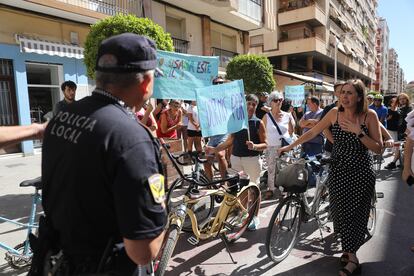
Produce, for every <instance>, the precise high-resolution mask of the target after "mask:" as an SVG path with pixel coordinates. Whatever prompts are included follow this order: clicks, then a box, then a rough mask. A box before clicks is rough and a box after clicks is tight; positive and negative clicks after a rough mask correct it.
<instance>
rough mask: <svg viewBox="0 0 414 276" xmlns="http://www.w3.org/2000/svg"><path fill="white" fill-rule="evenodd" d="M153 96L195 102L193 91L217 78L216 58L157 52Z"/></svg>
mask: <svg viewBox="0 0 414 276" xmlns="http://www.w3.org/2000/svg"><path fill="white" fill-rule="evenodd" d="M157 63H158V65H157V67H158V69H159V71H160V72H161V74H160V73H159V72H155V82H154V94H153V97H154V98H157V99H179V100H195V99H196V97H195V89H196V88H200V87H205V86H210V85H211V83H212V80H213V79H214V78H215V77H217V76H218V63H219V61H218V57H211V56H194V55H187V54H179V53H174V52H166V51H160V50H158V51H157Z"/></svg>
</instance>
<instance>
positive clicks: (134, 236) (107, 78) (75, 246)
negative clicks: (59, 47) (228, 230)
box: [42, 33, 166, 275]
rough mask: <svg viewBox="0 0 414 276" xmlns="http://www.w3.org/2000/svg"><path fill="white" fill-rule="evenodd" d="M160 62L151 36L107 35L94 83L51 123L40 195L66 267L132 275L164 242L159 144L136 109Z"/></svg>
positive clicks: (148, 93)
mask: <svg viewBox="0 0 414 276" xmlns="http://www.w3.org/2000/svg"><path fill="white" fill-rule="evenodd" d="M156 63H157V61H156V48H155V44H154V42H153V41H152V40H150V39H148V38H146V37H143V36H139V35H136V34H131V33H124V34H120V35H116V36H113V37H110V38H108V39H106V40H104V41H103V42H102V44H101V45H100V47H99V50H98V55H97V61H96V89H95V90H94V91H93V92H92V95H91V96H89V97H85V98H83V99H82V100H80V101H77V102H74V103H72V104H70V105H67V106H66V107H64V108H63V109H62V110H61V111H59V113H58V114H56V116H55V117H54V118H53V119H52V120H51V121H50V123H49V124H48V127H47V129H46V132H45V138H44V143H43V155H42V180H43V201H42V202H43V207H44V211H45V214H46V218H47V219H48V220H49V222H50V224H51V226H52V228H53V230H54V231H55V232H56V233H57V237H58V239H57V240H58V244H59V248H61V250H62V252H63V256H64V257H63V262H62V263H63V264H62V268H59V271H62V272H61V273H62V274H63V273H65V275H66V274H69V275H78V274H87V275H90V274H91V273H96V272H98V271H99V272H102V271H103V272H105V273H108V271H110V272H111V273H113V274H111V275H131V274H132V273H133V272H134V270H135V269H136V267H137V264H139V265H144V264H147V263H149V262H150V260H151V259H153V258H155V256H156V255H157V253H158V251H159V249H160V246H161V243H162V240H163V229H164V226H165V223H166V212H165V208H164V183H163V176H162V175H160V172H161V163H160V161H161V160H160V153H159V145H158V144H157V142H156V141H155V140H154V138H153V137H152V135H151V134H150V133H149V132H148V130H147V129H146V128H145V127H144V126H142V125H141V124H140V123H138V122H137V120H136V117H135V115H134V113H135V111H138V110H140V109H141V107H142V105H143V103H144V102H145V101H146V100H148V99H149V98H150V96H151V95H152V89H153V83H154V70H155V68H156ZM113 252H115V253H113Z"/></svg>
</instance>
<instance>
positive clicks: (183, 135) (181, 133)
mask: <svg viewBox="0 0 414 276" xmlns="http://www.w3.org/2000/svg"><path fill="white" fill-rule="evenodd" d="M190 104H191V101H183V102H182V103H181V112H182V114H183V115H182V117H183V125H182V126H181V128H179V129H177V138H178V139H181V140H182V141H183V147H184V151H187V148H188V145H187V141H188V136H187V128H188V114H187V111H188V108H189V107H190Z"/></svg>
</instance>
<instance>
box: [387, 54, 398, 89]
mask: <svg viewBox="0 0 414 276" xmlns="http://www.w3.org/2000/svg"><path fill="white" fill-rule="evenodd" d="M388 57H389V60H388V94H389V95H397V94H398V91H399V88H398V75H399V63H398V54H397V52H396V51H395V50H394V48H391V49H390V50H389V51H388Z"/></svg>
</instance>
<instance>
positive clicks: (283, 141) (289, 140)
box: [268, 112, 293, 147]
mask: <svg viewBox="0 0 414 276" xmlns="http://www.w3.org/2000/svg"><path fill="white" fill-rule="evenodd" d="M268 114H269V117H270V119H272V122H273V124H274V125H275V126H276V128H277V132H279V135H280V136H281V138H280V142H281V144H282V147H286V146H289V145H290V144H292V143H293V140H292V138H287V137H284V136H283V135H282V131H280V128H279V126H278V125H277V123H276V120H275V118H273V115H272V113H270V112H269V113H268Z"/></svg>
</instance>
